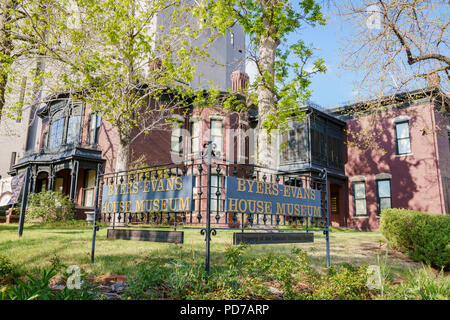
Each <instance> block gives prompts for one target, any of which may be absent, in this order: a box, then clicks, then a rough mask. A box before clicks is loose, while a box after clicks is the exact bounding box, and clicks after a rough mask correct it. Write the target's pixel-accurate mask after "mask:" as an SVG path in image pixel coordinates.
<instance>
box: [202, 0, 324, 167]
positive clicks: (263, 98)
mask: <svg viewBox="0 0 450 320" xmlns="http://www.w3.org/2000/svg"><path fill="white" fill-rule="evenodd" d="M194 15H196V16H198V17H199V18H201V19H203V20H204V21H205V23H204V28H211V33H212V37H214V36H218V35H223V34H225V33H226V32H227V30H229V29H230V28H231V27H232V26H233V25H235V24H240V25H242V26H243V28H244V32H245V33H246V34H247V35H248V38H249V43H248V49H247V51H248V52H247V55H248V57H249V59H251V60H253V61H254V63H255V64H256V67H257V74H258V76H257V79H256V80H255V81H254V83H252V84H250V89H255V90H256V93H253V94H252V93H251V92H250V91H249V92H248V94H249V95H251V96H252V102H253V103H254V104H256V105H257V107H258V120H259V121H258V133H257V135H258V137H257V155H258V159H257V163H258V164H260V165H264V166H268V167H273V166H274V158H275V154H273V153H272V152H273V148H272V147H273V146H272V141H271V140H272V139H271V132H272V130H274V129H278V128H281V129H283V128H285V127H286V125H287V119H288V118H292V117H297V118H298V119H299V120H301V119H302V112H301V110H300V109H301V107H302V106H303V105H304V104H305V103H306V102H307V101H308V100H309V97H310V91H309V90H308V85H309V84H310V81H311V80H310V78H311V76H312V75H314V74H316V73H318V72H325V70H326V68H325V66H324V61H323V60H322V59H317V60H315V61H314V62H311V58H312V57H313V51H312V49H311V48H309V47H308V45H307V44H305V43H304V42H303V41H302V40H297V41H295V43H291V44H288V37H289V36H290V35H291V34H293V33H295V32H296V31H298V30H299V29H300V28H301V27H302V26H303V25H304V24H310V25H317V24H324V23H325V19H324V17H323V15H322V13H321V8H320V6H319V5H318V4H317V3H316V2H315V1H313V0H304V1H299V2H298V5H297V6H296V7H294V6H293V5H292V4H291V2H290V1H287V0H253V1H252V0H248V1H247V0H218V1H210V0H202V1H200V4H199V6H198V7H196V8H195V9H194Z"/></svg>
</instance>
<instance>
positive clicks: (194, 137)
mask: <svg viewBox="0 0 450 320" xmlns="http://www.w3.org/2000/svg"><path fill="white" fill-rule="evenodd" d="M190 134H191V153H197V152H199V151H200V138H199V136H200V122H198V121H192V122H191V132H190Z"/></svg>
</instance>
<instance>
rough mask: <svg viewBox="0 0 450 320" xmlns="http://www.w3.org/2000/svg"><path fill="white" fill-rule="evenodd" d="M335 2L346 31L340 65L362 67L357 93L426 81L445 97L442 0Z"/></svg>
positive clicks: (445, 9) (445, 5)
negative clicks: (342, 62) (342, 57)
mask: <svg viewBox="0 0 450 320" xmlns="http://www.w3.org/2000/svg"><path fill="white" fill-rule="evenodd" d="M336 7H337V9H338V13H339V15H340V17H343V18H344V19H345V20H346V21H347V22H348V23H349V27H350V28H349V30H350V31H351V32H350V34H349V39H348V40H347V41H345V42H344V44H345V48H343V49H344V67H346V69H347V70H358V71H361V72H362V77H361V79H360V82H359V83H358V87H359V92H360V93H361V95H364V94H368V95H370V96H371V97H370V98H373V95H376V94H378V95H379V97H380V98H381V97H382V96H385V95H392V96H394V95H395V94H397V93H399V92H401V91H406V90H411V89H420V88H423V87H430V86H431V87H438V88H440V89H441V91H442V98H444V95H445V92H448V91H449V89H450V87H449V81H448V80H449V79H450V75H449V70H450V58H449V56H448V45H449V38H448V27H449V23H450V20H449V19H448V14H449V9H450V3H449V2H448V1H447V0H445V1H444V0H414V1H410V0H371V1H353V0H346V1H339V2H336ZM360 98H363V99H366V98H367V95H366V96H364V97H360ZM444 105H445V104H444V103H442V106H444Z"/></svg>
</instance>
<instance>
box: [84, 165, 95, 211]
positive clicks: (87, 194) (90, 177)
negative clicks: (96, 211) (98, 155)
mask: <svg viewBox="0 0 450 320" xmlns="http://www.w3.org/2000/svg"><path fill="white" fill-rule="evenodd" d="M84 179H85V180H84V193H83V205H84V206H85V207H93V206H94V191H95V181H96V179H97V172H96V171H95V170H87V171H86V174H85V178H84Z"/></svg>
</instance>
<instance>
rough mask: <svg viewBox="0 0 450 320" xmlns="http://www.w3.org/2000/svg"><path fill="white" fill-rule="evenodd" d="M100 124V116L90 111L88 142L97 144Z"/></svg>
mask: <svg viewBox="0 0 450 320" xmlns="http://www.w3.org/2000/svg"><path fill="white" fill-rule="evenodd" d="M101 124H102V116H101V115H99V114H97V113H92V114H91V116H90V117H89V144H90V145H97V144H98V139H99V136H100V126H101Z"/></svg>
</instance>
